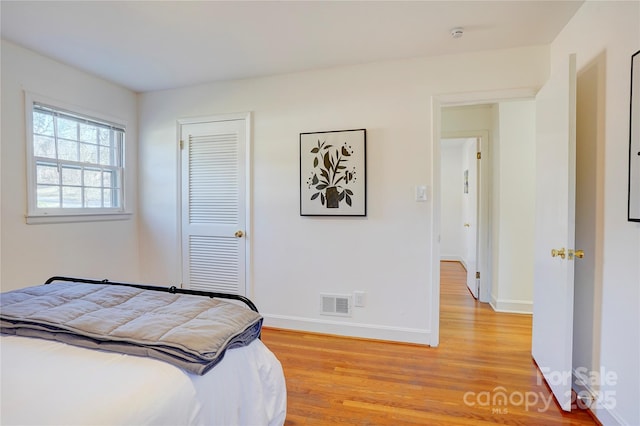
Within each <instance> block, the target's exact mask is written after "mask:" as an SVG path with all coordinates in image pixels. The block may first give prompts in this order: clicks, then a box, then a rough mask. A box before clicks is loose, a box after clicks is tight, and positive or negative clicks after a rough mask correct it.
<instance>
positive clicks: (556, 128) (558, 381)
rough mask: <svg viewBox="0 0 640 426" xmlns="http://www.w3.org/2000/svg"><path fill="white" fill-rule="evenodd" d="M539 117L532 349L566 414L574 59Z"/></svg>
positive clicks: (549, 87)
mask: <svg viewBox="0 0 640 426" xmlns="http://www.w3.org/2000/svg"><path fill="white" fill-rule="evenodd" d="M536 116H537V119H536V132H537V141H536V225H535V226H536V228H535V254H534V291H533V293H534V294H533V330H532V350H531V351H532V355H533V358H534V359H535V361H536V363H537V365H538V368H539V369H540V371H541V372H542V374H543V376H544V378H545V380H546V382H547V383H548V385H549V387H550V388H551V390H552V392H553V394H554V396H555V398H556V400H557V401H558V403H559V404H560V406H561V407H562V409H563V410H565V411H570V410H571V371H572V348H573V291H574V260H573V256H571V252H570V250H571V251H572V250H574V248H575V247H574V242H575V171H576V164H575V154H576V59H575V55H571V56H570V57H568V58H567V59H566V61H565V63H563V64H561V67H560V68H559V69H558V72H557V73H555V74H554V75H552V76H551V78H550V79H549V81H548V82H547V83H546V84H545V85H544V86H543V87H542V89H541V90H540V91H539V92H538V95H537V96H536ZM552 250H557V251H556V252H555V254H556V256H555V257H552ZM562 250H564V252H563V251H562ZM562 253H564V255H562ZM563 257H564V258H563Z"/></svg>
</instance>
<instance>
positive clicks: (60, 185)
mask: <svg viewBox="0 0 640 426" xmlns="http://www.w3.org/2000/svg"><path fill="white" fill-rule="evenodd" d="M27 105H31V110H30V111H28V116H29V117H30V120H27V123H29V124H28V126H29V128H28V132H27V133H28V135H29V137H28V141H27V142H28V143H27V145H28V148H27V151H28V158H29V162H30V167H29V169H30V171H29V206H28V220H27V222H28V223H32V222H38V221H39V220H38V219H37V218H38V217H40V218H42V217H57V218H58V219H59V220H60V218H63V219H62V221H73V220H96V219H100V218H99V217H98V216H105V215H107V217H103V219H114V217H111V216H110V215H114V214H116V215H117V214H123V213H124V188H123V176H124V168H123V165H124V158H123V157H124V139H125V128H124V126H122V125H117V124H114V123H110V122H108V121H103V120H100V119H95V118H93V117H89V116H85V115H83V114H79V113H75V112H71V111H68V110H65V109H61V108H58V107H55V106H52V105H47V104H44V103H40V102H37V101H30V102H29V103H28V104H27ZM29 112H30V114H29ZM82 216H86V217H85V219H82V218H81V217H82ZM74 217H75V219H74ZM29 219H32V220H29ZM46 221H51V220H50V219H49V220H46Z"/></svg>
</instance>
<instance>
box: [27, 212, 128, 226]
mask: <svg viewBox="0 0 640 426" xmlns="http://www.w3.org/2000/svg"><path fill="white" fill-rule="evenodd" d="M131 216H133V214H132V213H96V214H65V215H53V214H48V215H37V216H25V218H26V220H27V224H28V225H38V224H43V223H76V222H103V221H110V220H128V219H131Z"/></svg>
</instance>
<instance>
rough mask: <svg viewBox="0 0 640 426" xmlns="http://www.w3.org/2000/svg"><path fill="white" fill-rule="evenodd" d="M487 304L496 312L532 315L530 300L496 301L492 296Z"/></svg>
mask: <svg viewBox="0 0 640 426" xmlns="http://www.w3.org/2000/svg"><path fill="white" fill-rule="evenodd" d="M489 304H490V305H491V307H492V308H493V310H494V311H496V312H505V313H510V314H533V302H532V301H530V300H509V299H496V298H495V296H494V295H493V294H492V295H491V301H490V302H489Z"/></svg>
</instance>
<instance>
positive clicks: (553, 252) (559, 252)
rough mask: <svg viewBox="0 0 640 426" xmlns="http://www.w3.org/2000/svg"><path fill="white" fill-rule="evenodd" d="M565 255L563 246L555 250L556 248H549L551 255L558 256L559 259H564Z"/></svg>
mask: <svg viewBox="0 0 640 426" xmlns="http://www.w3.org/2000/svg"><path fill="white" fill-rule="evenodd" d="M565 256H566V252H565V250H564V247H563V248H561V249H560V250H556V249H553V250H551V257H560V259H564V258H565Z"/></svg>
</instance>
